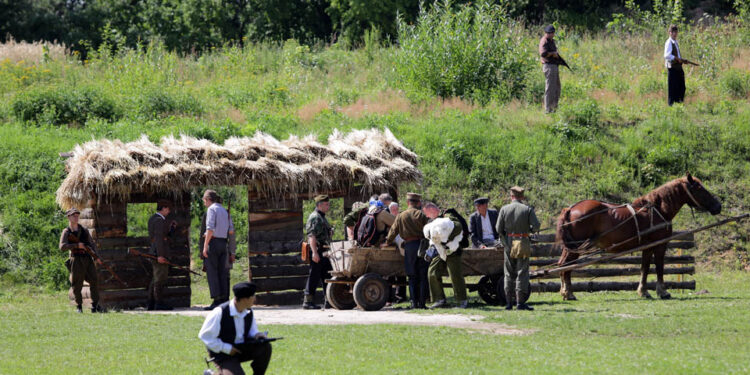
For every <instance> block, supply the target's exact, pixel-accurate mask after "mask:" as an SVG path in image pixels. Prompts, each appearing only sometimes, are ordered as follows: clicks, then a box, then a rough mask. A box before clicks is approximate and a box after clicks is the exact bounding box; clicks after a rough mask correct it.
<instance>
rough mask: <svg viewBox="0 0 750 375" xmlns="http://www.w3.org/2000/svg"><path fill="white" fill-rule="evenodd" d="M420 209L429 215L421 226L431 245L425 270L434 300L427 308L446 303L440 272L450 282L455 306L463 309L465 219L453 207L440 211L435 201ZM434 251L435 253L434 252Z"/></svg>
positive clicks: (467, 302) (466, 235) (465, 243)
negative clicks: (425, 223) (427, 268)
mask: <svg viewBox="0 0 750 375" xmlns="http://www.w3.org/2000/svg"><path fill="white" fill-rule="evenodd" d="M422 211H424V214H425V215H426V216H427V217H428V218H430V223H428V224H427V225H425V227H424V234H425V237H427V239H428V240H430V248H429V249H428V251H427V255H426V256H427V257H429V258H431V259H430V267H429V270H428V272H427V277H428V278H429V282H430V293H431V294H432V302H433V304H432V306H430V308H431V309H435V308H439V307H445V306H446V305H447V302H446V300H445V292H444V291H443V275H445V274H446V273H447V274H448V276H450V279H451V284H452V285H453V292H454V295H455V297H456V301H457V302H458V307H460V308H462V309H465V308H466V307H467V306H468V305H469V301H468V299H467V297H466V281H465V280H464V276H463V271H462V269H461V252H462V250H463V249H464V248H466V247H467V246H469V239H468V238H467V237H468V225H467V224H466V220H464V218H463V217H461V215H459V214H458V212H456V210H454V209H448V210H445V211H444V212H442V213H441V212H440V209H439V208H438V206H436V205H435V204H434V203H427V204H425V205H424V208H423V209H422ZM435 252H437V254H434V253H435Z"/></svg>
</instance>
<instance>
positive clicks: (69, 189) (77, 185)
mask: <svg viewBox="0 0 750 375" xmlns="http://www.w3.org/2000/svg"><path fill="white" fill-rule="evenodd" d="M72 154H73V156H72V157H71V158H70V159H68V161H67V162H66V168H67V170H68V176H67V177H66V178H65V180H64V181H63V183H62V185H61V186H60V188H59V189H58V190H57V203H58V204H59V205H60V206H61V207H62V208H64V209H67V208H70V207H84V206H85V205H86V202H88V201H89V200H90V199H93V198H98V199H104V200H112V199H120V200H126V199H127V197H128V196H129V195H130V194H132V193H146V194H157V193H158V194H165V193H173V194H175V195H176V194H178V193H180V192H183V191H186V190H189V189H191V188H193V187H200V186H206V185H227V186H231V185H249V186H252V187H253V188H255V189H256V190H257V191H259V192H260V193H261V194H263V195H265V196H267V197H269V198H280V197H288V196H291V197H294V196H296V195H297V194H299V193H302V192H319V191H320V192H324V191H330V190H335V189H346V188H350V187H352V186H355V185H361V186H362V189H363V190H365V191H368V192H372V191H380V190H384V189H387V188H389V187H392V186H396V185H397V184H399V183H402V182H408V181H419V180H420V179H421V172H420V171H419V169H417V164H418V158H417V155H416V154H414V153H413V152H411V151H410V150H409V149H407V148H406V147H404V145H403V144H401V142H400V141H399V140H398V139H396V137H394V136H393V134H392V133H391V132H390V131H389V130H388V129H385V131H384V132H381V131H379V130H377V129H370V130H355V131H352V132H350V133H348V134H342V133H340V132H338V131H334V132H333V134H332V135H331V136H330V137H329V139H328V145H323V144H321V143H319V142H318V141H317V140H316V139H315V137H314V136H311V135H310V136H307V137H304V138H299V137H296V136H291V137H289V139H287V140H285V141H279V140H277V139H275V138H274V137H272V136H270V135H268V134H264V133H260V132H258V133H256V134H255V135H254V136H253V137H249V138H248V137H243V138H236V137H233V138H229V139H227V141H226V142H224V145H217V144H215V143H212V142H210V141H208V140H205V139H197V138H193V137H188V136H184V135H182V136H180V137H179V138H177V137H174V136H167V137H163V138H162V139H161V142H160V145H155V144H154V143H152V142H151V141H149V139H148V138H147V137H146V136H143V137H141V138H140V139H139V140H137V141H134V142H130V143H123V142H120V141H119V140H113V141H110V140H98V141H91V142H87V143H84V144H82V145H78V146H76V147H75V149H74V150H73V153H72Z"/></svg>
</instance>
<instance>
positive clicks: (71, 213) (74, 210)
mask: <svg viewBox="0 0 750 375" xmlns="http://www.w3.org/2000/svg"><path fill="white" fill-rule="evenodd" d="M80 213H81V211H78V209H77V208H75V207H73V208H70V209H68V210H67V211H65V216H70V215H75V214H80Z"/></svg>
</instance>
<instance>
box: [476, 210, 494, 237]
mask: <svg viewBox="0 0 750 375" xmlns="http://www.w3.org/2000/svg"><path fill="white" fill-rule="evenodd" d="M479 217H480V218H482V239H485V240H494V239H495V233H493V232H492V224H490V214H489V213H485V215H484V216H482V214H479Z"/></svg>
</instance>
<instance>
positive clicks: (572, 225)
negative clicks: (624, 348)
mask: <svg viewBox="0 0 750 375" xmlns="http://www.w3.org/2000/svg"><path fill="white" fill-rule="evenodd" d="M685 204H687V205H688V206H690V207H693V208H695V209H697V210H699V211H708V212H710V213H711V215H716V214H718V213H720V212H721V203H720V202H719V200H718V199H716V197H715V196H714V195H713V194H711V193H710V192H709V191H708V190H706V189H705V188H704V187H703V184H702V183H701V181H700V180H699V179H697V178H694V177H693V176H691V175H690V173H688V174H687V176H686V177H682V178H678V179H676V180H673V181H670V182H668V183H666V184H664V185H662V186H660V187H658V188H656V189H654V190H653V191H651V192H650V193H648V194H646V195H644V196H642V197H640V198H638V199H636V200H634V201H633V203H631V204H629V205H613V204H609V203H605V202H601V201H596V200H585V201H581V202H578V203H576V204H574V205H572V206H570V207H568V208H564V209H563V210H562V212H561V213H560V217H559V218H558V219H557V235H556V240H557V243H558V244H560V246H561V247H562V250H563V252H562V256H561V257H560V261H559V264H561V265H562V264H565V263H567V262H571V261H574V260H576V259H578V257H579V255H580V254H581V253H582V252H586V251H587V250H592V249H596V248H599V249H607V251H608V252H613V253H614V252H619V251H623V250H628V249H632V248H635V247H636V246H639V245H642V244H647V243H650V242H653V241H657V240H660V239H663V238H667V237H669V236H671V235H672V226H671V222H672V219H673V218H674V217H675V216H676V215H677V213H678V212H679V211H680V208H682V206H683V205H685ZM612 245H616V246H612ZM610 247H612V248H610ZM666 250H667V245H666V244H663V245H659V246H654V247H652V248H650V249H648V250H645V251H643V256H642V259H641V281H640V284H639V285H638V295H640V296H641V297H645V298H651V296H650V295H649V294H648V291H647V290H646V278H647V277H648V271H649V266H650V265H651V257H652V255H653V257H654V264H655V266H656V278H657V281H656V294H657V295H658V296H659V297H660V298H662V299H668V298H670V297H671V296H670V294H669V293H668V292H667V291H666V289H665V288H664V253H665V252H666ZM560 280H561V287H560V294H562V296H563V299H565V300H575V299H576V298H575V296H574V295H573V289H572V286H571V283H570V271H568V272H563V273H561V274H560Z"/></svg>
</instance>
